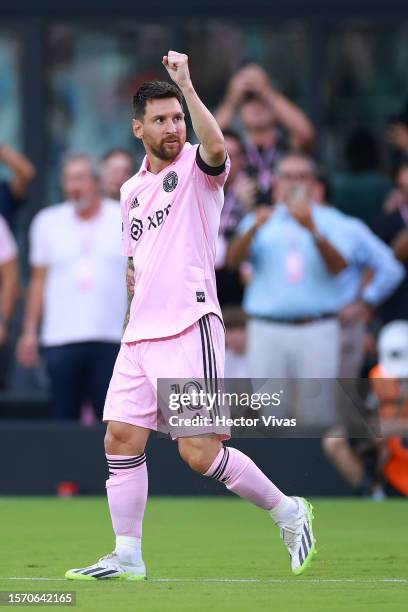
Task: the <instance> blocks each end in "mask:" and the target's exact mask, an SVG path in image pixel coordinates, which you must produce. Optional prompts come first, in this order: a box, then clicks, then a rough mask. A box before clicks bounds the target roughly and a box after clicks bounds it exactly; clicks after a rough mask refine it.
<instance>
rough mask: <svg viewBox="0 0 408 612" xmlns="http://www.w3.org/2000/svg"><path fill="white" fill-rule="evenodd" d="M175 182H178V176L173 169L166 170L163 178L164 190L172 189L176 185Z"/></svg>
mask: <svg viewBox="0 0 408 612" xmlns="http://www.w3.org/2000/svg"><path fill="white" fill-rule="evenodd" d="M177 183H178V176H177V174H176V173H175V172H174V170H172V171H171V172H168V173H167V174H166V176H165V177H164V179H163V189H164V191H174V189H175V188H176V187H177Z"/></svg>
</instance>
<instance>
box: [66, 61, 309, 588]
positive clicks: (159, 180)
mask: <svg viewBox="0 0 408 612" xmlns="http://www.w3.org/2000/svg"><path fill="white" fill-rule="evenodd" d="M163 64H164V66H165V68H166V69H167V71H168V73H169V75H170V77H171V79H172V80H173V81H174V83H175V85H173V84H170V83H166V82H158V81H154V82H149V83H144V84H143V85H142V86H141V87H140V88H139V90H138V91H137V93H136V95H135V96H134V100H133V104H134V119H133V133H134V135H135V136H136V138H140V139H141V140H142V141H143V144H144V147H145V150H146V157H145V159H144V161H143V163H142V165H141V168H140V170H139V172H138V173H137V174H136V175H135V176H133V177H132V178H130V179H129V180H128V181H127V182H126V183H125V184H124V185H123V187H122V190H121V206H122V214H123V227H124V236H123V237H124V250H125V254H126V255H127V256H128V257H129V265H130V266H134V275H135V291H134V296H133V299H132V301H131V307H130V316H129V321H128V324H127V326H126V330H125V333H124V336H123V340H122V346H121V350H120V353H119V355H118V359H117V361H116V364H115V368H114V371H113V376H112V380H111V383H110V387H109V390H108V394H107V398H106V404H105V411H104V421H105V422H107V423H108V426H107V433H106V438H105V451H106V457H107V462H108V467H109V479H108V480H107V483H106V486H107V494H108V502H109V509H110V514H111V518H112V525H113V529H114V532H115V535H116V546H115V550H114V552H113V553H111V554H108V555H106V556H105V557H102V558H101V559H99V561H98V562H97V563H95V564H94V565H90V566H89V567H84V568H79V569H71V570H68V572H67V573H66V574H65V576H66V577H67V578H69V579H73V580H95V579H121V580H141V579H144V578H146V568H145V565H144V563H143V559H142V551H141V535H142V521H143V514H144V510H145V505H146V499H147V469H146V456H145V454H144V452H145V446H146V442H147V439H148V437H149V434H150V431H151V430H156V429H158V416H157V389H156V384H157V379H158V378H161V377H166V378H171V377H175V378H177V377H179V378H189V379H197V378H198V379H200V378H201V379H204V380H208V379H211V378H214V377H216V376H217V374H218V376H220V375H221V376H222V373H223V370H224V345H225V337H224V327H223V325H222V320H221V311H220V308H219V305H218V301H217V293H216V286H215V275H214V258H215V244H216V238H217V232H218V226H219V219H220V212H221V208H222V205H223V185H224V182H225V180H226V177H227V174H228V168H229V160H228V158H227V155H226V151H225V146H224V139H223V136H222V133H221V130H220V128H219V126H218V124H217V122H216V121H215V119H214V117H213V116H212V115H211V113H210V112H209V111H208V109H207V108H206V107H205V106H204V104H203V103H202V102H201V100H200V98H199V97H198V95H197V93H196V92H195V90H194V88H193V85H192V82H191V79H190V74H189V69H188V57H187V55H184V54H182V53H177V52H175V51H169V52H168V55H166V56H164V57H163ZM183 98H184V100H185V102H186V105H187V107H188V110H189V112H190V117H191V121H192V124H193V128H194V131H195V133H196V135H197V137H198V140H199V141H200V144H199V145H191V144H189V143H187V142H186V125H185V120H184V112H183ZM172 437H173V438H177V442H178V449H179V452H180V455H181V457H182V458H183V459H184V461H186V462H187V463H188V465H189V466H190V467H191V468H192V469H193V470H195V471H197V472H199V473H201V474H203V475H204V476H207V477H209V478H214V479H216V480H219V481H220V482H222V483H223V484H224V485H225V486H226V487H227V489H229V490H230V491H233V492H234V493H236V494H237V495H239V496H241V497H243V498H244V499H247V500H248V501H250V502H252V503H253V504H255V505H256V506H258V507H260V508H263V509H264V510H266V511H267V512H269V513H270V515H271V517H272V519H273V520H274V522H275V523H276V524H277V525H278V526H279V528H280V530H281V536H282V538H283V541H284V543H285V544H286V546H287V548H288V551H289V554H290V556H291V566H292V571H293V572H294V573H295V574H300V573H302V572H303V571H304V570H305V569H306V567H307V566H308V565H309V563H310V560H311V558H312V556H313V554H314V552H315V544H314V537H313V533H312V518H313V517H312V508H311V505H310V504H309V503H308V502H307V501H306V500H304V499H302V498H299V497H288V496H286V495H284V494H283V493H282V492H281V491H280V490H279V489H278V488H277V487H276V486H275V485H274V484H273V483H272V482H271V481H270V480H269V479H268V478H267V477H266V476H265V474H263V472H261V470H260V469H259V468H258V467H257V466H256V465H255V464H254V463H253V461H252V460H251V459H250V458H249V457H247V456H246V455H244V454H243V453H241V452H240V451H239V450H237V449H235V448H231V447H226V446H223V444H222V439H225V438H226V437H228V435H227V432H226V431H225V429H224V430H222V429H219V428H218V429H217V428H216V427H214V428H212V426H211V425H209V426H208V427H207V429H206V430H205V431H204V435H195V436H194V435H190V436H184V437H181V436H177V434H176V435H174V432H172Z"/></svg>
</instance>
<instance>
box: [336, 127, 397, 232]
mask: <svg viewBox="0 0 408 612" xmlns="http://www.w3.org/2000/svg"><path fill="white" fill-rule="evenodd" d="M346 161H347V166H348V168H347V170H346V172H343V173H340V174H338V175H337V176H335V180H334V185H333V187H334V198H333V204H334V206H335V207H336V208H338V209H339V210H341V211H342V212H344V213H346V214H347V215H353V216H354V217H358V218H359V219H361V220H362V221H364V222H365V223H367V224H368V225H370V226H371V225H372V224H373V222H374V221H375V219H376V217H377V216H378V215H379V214H380V212H381V210H382V206H383V202H384V199H385V197H386V196H387V194H388V193H390V191H391V189H392V182H391V181H390V180H389V178H388V177H387V176H386V175H385V174H383V173H382V172H380V171H379V163H380V154H379V151H378V146H377V143H376V140H375V138H374V136H373V134H372V133H371V132H370V131H368V130H366V129H363V128H359V129H356V130H355V131H354V132H353V133H352V134H351V135H350V138H349V140H348V142H347V147H346Z"/></svg>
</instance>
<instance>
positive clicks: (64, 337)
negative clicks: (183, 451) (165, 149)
mask: <svg viewBox="0 0 408 612" xmlns="http://www.w3.org/2000/svg"><path fill="white" fill-rule="evenodd" d="M215 116H216V118H217V120H218V122H219V124H220V126H221V128H222V129H223V131H224V135H225V141H226V147H227V150H228V154H229V157H230V159H231V171H230V174H229V177H228V180H227V183H226V185H225V205H224V208H223V211H222V215H221V226H220V232H219V238H218V244H217V252H216V278H217V287H218V294H219V300H220V304H221V306H222V308H223V312H224V318H225V325H226V329H227V359H226V376H227V377H229V378H245V377H248V378H280V379H284V380H288V379H289V380H291V381H293V389H292V391H293V393H294V394H296V392H297V391H296V381H299V380H302V379H308V378H316V379H339V378H340V379H343V378H344V379H358V378H359V377H367V378H369V379H370V380H371V381H372V384H371V386H370V389H369V392H368V396H369V398H371V399H370V401H367V403H370V402H371V403H370V406H371V408H367V410H369V409H371V410H373V408H372V406H373V403H374V404H375V405H376V407H377V411H380V412H381V411H382V412H381V414H382V416H384V419H386V420H387V419H388V421H389V425H390V426H389V437H388V438H387V440H386V442H385V443H383V442H381V444H380V443H379V441H378V440H370V441H367V440H365V442H366V443H365V444H363V445H362V446H363V448H360V447H359V445H358V444H355V443H354V441H353V436H352V435H351V433H350V432H348V431H346V429H345V428H343V429H339V428H337V429H336V430H334V429H330V423H331V421H330V418H328V419H327V423H326V424H327V427H328V433H327V435H326V436H325V439H324V441H323V444H324V450H325V452H326V453H327V456H328V457H329V458H330V459H331V461H332V462H333V463H334V465H335V466H336V467H337V468H338V469H339V470H340V472H341V473H342V474H343V476H344V477H345V478H346V480H347V481H348V482H349V483H350V484H351V485H352V486H353V487H354V488H355V490H356V492H359V493H360V494H364V495H365V494H370V495H372V494H376V492H377V494H378V495H380V494H381V492H382V491H384V490H385V489H384V487H385V485H384V483H383V482H382V479H381V478H380V477H379V476H378V464H379V462H382V465H383V469H382V474H383V475H384V474H387V479H386V480H387V487H388V489H387V491H386V492H387V493H388V494H392V493H395V494H398V493H399V494H402V495H408V445H407V444H406V439H405V438H404V437H403V436H401V435H395V434H396V430H394V429H393V425H392V424H393V423H395V422H396V421H397V420H398V419H400V420H401V419H402V420H403V417H404V410H405V412H408V411H407V408H406V405H405V404H406V403H407V402H408V393H407V390H406V388H405V385H404V384H402V383H401V384H399V385H398V386H395V385H394V387H393V388H392V393H391V391H390V392H388V391H387V390H386V391H385V396H384V389H383V388H381V389H380V388H379V387H378V384H375V381H376V380H377V379H383V378H390V380H391V381H392V383H393V384H394V383H395V381H397V382H398V381H401V379H404V378H408V331H407V329H408V276H407V274H406V271H407V267H408V112H402V113H401V115H399V116H398V117H394V118H392V120H391V121H390V125H389V130H388V132H387V133H386V134H384V139H386V140H387V141H388V143H389V144H390V145H391V147H392V149H393V156H392V162H393V166H394V167H393V173H392V176H391V175H390V176H389V175H387V174H385V173H383V172H382V171H381V164H380V156H379V153H378V143H376V141H375V138H374V137H373V135H372V134H371V133H370V132H369V131H368V130H366V129H365V128H364V127H357V128H356V129H355V130H354V132H353V133H352V134H350V137H349V139H348V143H347V150H346V161H347V168H346V169H345V170H343V171H342V172H336V173H334V174H332V175H330V174H329V173H328V172H327V169H326V168H325V167H324V165H320V163H319V164H318V163H317V162H316V159H315V154H316V149H317V145H316V134H315V130H314V127H313V125H312V123H311V122H310V120H309V119H308V117H307V116H306V115H305V113H304V112H303V111H302V110H301V109H300V108H298V107H297V106H296V105H294V104H293V103H292V102H291V101H290V100H288V99H287V98H286V97H285V96H284V95H283V94H282V93H281V92H279V91H277V90H276V88H275V87H274V86H273V84H272V82H271V80H270V78H269V76H268V74H267V73H266V72H265V71H264V70H263V69H262V68H261V67H260V66H258V65H256V64H248V65H245V66H243V67H242V68H241V69H239V70H238V71H237V72H236V73H235V74H234V75H233V76H232V78H231V79H230V82H229V83H228V85H227V88H226V92H225V96H224V99H223V100H222V101H221V103H220V104H219V106H218V108H217V109H216V111H215ZM323 162H324V160H323ZM0 163H2V164H4V165H5V166H7V167H8V169H9V179H8V180H4V181H2V182H1V183H0V389H7V386H8V385H9V384H10V371H11V370H12V369H13V368H14V367H15V364H16V363H17V364H18V365H19V367H21V368H31V369H35V368H39V367H40V365H41V364H42V367H43V368H44V370H45V371H46V373H47V385H48V386H47V388H48V389H49V390H50V393H51V397H52V405H53V415H54V416H55V417H56V418H60V419H79V418H80V417H81V418H84V417H83V415H84V414H89V413H91V414H92V415H94V417H96V418H100V416H101V414H102V409H103V401H104V396H105V392H106V389H107V385H108V382H109V379H110V375H111V372H112V369H113V364H114V361H115V358H116V354H117V352H118V348H119V343H120V339H121V334H122V325H123V320H124V314H125V310H126V287H125V283H124V276H125V267H126V261H125V258H124V257H122V256H121V219H120V207H119V204H118V200H119V198H120V186H121V185H122V183H123V182H124V181H126V180H127V179H128V178H129V177H130V176H131V175H132V174H133V173H134V172H135V161H134V159H133V158H132V155H131V154H130V153H129V152H128V151H126V150H122V149H115V150H112V151H109V152H107V154H106V155H105V156H104V158H103V159H102V160H99V163H97V164H96V163H95V161H94V160H93V159H92V157H91V156H90V155H88V154H87V153H80V154H75V155H70V156H68V157H66V158H65V160H64V162H63V164H62V168H61V186H62V191H63V194H64V201H63V202H62V203H59V204H54V205H52V206H48V207H45V208H44V209H42V210H40V211H39V212H38V213H37V214H36V215H35V217H34V218H33V220H32V223H31V226H30V230H29V263H30V275H29V282H28V285H27V287H26V288H25V289H24V290H23V289H21V288H20V282H19V279H18V265H17V262H18V249H17V245H16V241H15V238H14V234H15V230H16V223H15V220H16V213H17V210H18V208H19V206H20V205H21V204H22V203H23V202H24V199H25V197H26V194H27V190H28V189H29V184H30V182H31V181H32V180H33V178H34V175H35V168H34V167H33V165H32V164H31V163H30V161H29V160H27V159H26V158H25V157H24V156H23V155H21V154H20V153H17V152H15V151H13V150H12V149H10V147H8V146H6V145H5V144H0ZM21 295H23V299H22V303H23V311H22V314H21V315H20V320H19V324H18V331H17V334H15V335H16V337H15V338H13V334H12V333H11V332H10V326H11V322H12V321H13V316H15V314H14V313H15V309H16V305H17V303H18V301H19V299H20V296H21ZM378 338H380V341H378ZM384 405H386V408H387V409H386V410H385V411H384V409H383V408H384ZM390 406H391V407H392V406H394V407H398V410H399V412H398V413H395V414H394V413H393V412H392V410H391V408H390ZM395 409H396V408H395ZM328 412H329V408H328ZM81 415H82V416H81ZM405 416H408V415H405ZM397 433H400V430H398V432H397ZM390 441H391V442H390ZM384 444H385V445H386V446H385V447H384ZM373 456H374V458H375V459H374V460H373ZM392 462H394V463H392ZM401 462H402V463H401ZM404 462H405V463H404ZM391 463H392V465H391ZM401 465H402V467H401ZM373 466H374V467H373ZM390 466H391V467H390ZM387 470H388V471H387Z"/></svg>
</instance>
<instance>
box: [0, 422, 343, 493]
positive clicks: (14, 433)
mask: <svg viewBox="0 0 408 612" xmlns="http://www.w3.org/2000/svg"><path fill="white" fill-rule="evenodd" d="M104 432H105V428H104V426H102V425H96V426H89V427H85V426H80V425H77V424H75V423H73V424H69V423H64V424H60V423H55V422H44V421H43V422H35V423H33V422H29V421H20V422H13V421H2V422H1V424H0V462H1V465H3V466H10V467H9V468H8V469H5V470H3V472H2V477H1V478H0V495H53V494H55V493H56V490H57V486H58V484H59V483H61V482H62V481H69V482H74V483H76V484H77V485H78V487H79V492H80V493H81V494H84V495H100V494H103V493H104V490H105V480H106V477H107V468H106V462H105V456H104V450H103V437H104ZM232 444H233V446H235V447H237V448H239V449H240V450H242V451H243V452H245V453H247V454H248V455H250V456H251V457H252V458H253V459H254V461H255V462H256V463H257V464H258V465H259V467H260V468H261V469H263V470H264V471H265V472H266V473H267V474H268V475H270V476H271V477H272V478H273V479H274V480H275V481H276V483H277V484H278V485H279V486H280V487H282V488H283V489H284V490H285V492H288V493H289V494H295V493H296V495H306V496H344V495H349V494H350V489H349V488H348V487H347V485H345V484H344V483H343V481H342V480H341V479H340V478H339V476H338V475H337V474H336V472H335V471H334V470H333V468H332V467H331V466H330V465H329V464H328V462H327V460H325V459H324V457H323V455H322V451H321V444H320V440H319V439H310V440H309V439H307V440H306V439H298V440H293V439H290V440H289V439H276V440H266V439H261V440H259V439H248V440H243V439H241V440H234V441H233V442H232ZM146 454H147V461H148V470H149V489H150V493H152V494H153V495H222V494H225V493H226V490H225V489H224V487H221V486H220V485H219V484H218V483H215V482H213V481H211V480H209V479H206V478H203V477H202V476H200V475H198V474H195V473H193V472H192V471H191V470H190V469H189V468H187V466H186V465H185V464H184V463H183V461H182V460H181V459H180V457H179V455H178V452H177V447H176V443H175V442H172V441H170V440H168V439H164V438H158V437H156V435H152V436H151V439H150V441H149V444H148V448H147V450H146Z"/></svg>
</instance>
